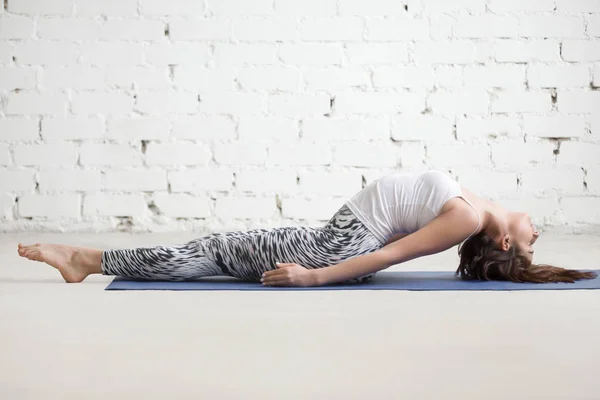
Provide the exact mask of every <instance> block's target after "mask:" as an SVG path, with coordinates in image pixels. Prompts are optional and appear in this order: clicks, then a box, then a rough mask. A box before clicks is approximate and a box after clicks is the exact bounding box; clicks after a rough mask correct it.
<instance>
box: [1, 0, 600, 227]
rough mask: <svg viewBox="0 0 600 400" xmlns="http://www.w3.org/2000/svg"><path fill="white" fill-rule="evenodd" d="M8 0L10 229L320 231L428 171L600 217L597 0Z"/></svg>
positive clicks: (561, 213)
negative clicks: (378, 186) (379, 188)
mask: <svg viewBox="0 0 600 400" xmlns="http://www.w3.org/2000/svg"><path fill="white" fill-rule="evenodd" d="M0 7H3V9H2V10H0V11H1V12H0V230H2V231H8V230H14V229H20V228H18V227H20V226H27V227H28V228H27V229H33V228H35V227H36V226H37V227H40V228H41V227H43V229H52V228H55V229H60V230H64V229H73V230H75V229H86V228H84V227H92V226H94V227H103V228H102V229H114V228H115V227H117V226H119V227H121V228H120V229H123V228H122V227H123V226H129V228H128V229H130V230H132V231H143V230H145V229H150V230H152V229H160V230H168V229H169V228H170V227H171V228H173V229H178V227H179V226H180V225H179V223H178V221H177V220H178V219H184V220H187V219H199V220H200V221H202V223H201V224H200V225H201V226H205V227H208V228H207V229H212V230H215V229H216V230H219V229H221V228H223V229H224V228H225V227H246V228H255V227H264V226H282V225H283V226H285V225H291V224H296V223H299V222H304V223H307V224H315V225H316V224H322V223H324V222H325V221H327V220H328V219H329V218H330V217H331V215H332V214H333V213H334V212H335V211H336V210H337V209H339V207H340V206H341V205H342V204H343V203H344V202H345V201H346V200H347V199H348V198H349V197H350V196H351V195H352V194H354V193H356V192H358V191H359V190H360V189H361V188H362V187H363V186H364V185H365V184H367V183H368V182H371V181H372V180H373V179H376V178H377V177H379V176H382V175H383V174H385V173H388V172H392V171H401V170H407V171H409V170H426V169H428V168H439V169H443V170H446V171H448V172H450V173H451V174H453V175H454V176H455V177H456V178H457V179H458V180H459V181H460V183H461V184H463V185H465V186H466V187H468V188H469V189H471V190H472V191H474V192H476V193H479V194H481V195H483V196H487V197H489V198H491V199H493V200H495V201H498V202H499V203H500V204H503V205H505V206H506V207H509V208H512V209H522V210H524V211H526V212H529V213H531V215H532V216H533V218H534V220H535V221H536V222H537V223H538V224H539V225H540V226H543V227H544V228H546V229H550V228H553V227H556V228H560V229H562V230H564V229H567V230H572V231H579V230H581V229H588V228H590V229H596V230H597V229H599V228H600V212H599V211H598V210H600V1H597V0H400V1H397V0H371V1H362V0H305V1H294V0H205V1H200V0H170V1H162V0H104V1H97V0H53V1H44V0H7V1H5V2H4V3H3V4H2V5H0ZM25 220H27V225H23V224H19V222H24V221H25ZM29 220H32V221H29ZM200 225H199V226H200ZM205 233H208V232H205Z"/></svg>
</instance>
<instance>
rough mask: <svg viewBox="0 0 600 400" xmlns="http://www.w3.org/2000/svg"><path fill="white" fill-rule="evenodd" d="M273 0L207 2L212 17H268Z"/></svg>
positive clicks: (271, 10)
mask: <svg viewBox="0 0 600 400" xmlns="http://www.w3.org/2000/svg"><path fill="white" fill-rule="evenodd" d="M272 5H273V0H253V1H247V0H207V6H208V9H209V10H210V11H211V13H212V14H213V15H242V16H246V15H270V14H272V13H273V9H272Z"/></svg>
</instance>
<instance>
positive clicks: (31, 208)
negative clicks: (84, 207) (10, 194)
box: [17, 194, 80, 219]
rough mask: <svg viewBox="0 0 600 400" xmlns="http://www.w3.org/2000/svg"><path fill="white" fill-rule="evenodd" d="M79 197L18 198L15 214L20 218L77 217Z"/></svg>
mask: <svg viewBox="0 0 600 400" xmlns="http://www.w3.org/2000/svg"><path fill="white" fill-rule="evenodd" d="M79 209H80V200H79V195H76V194H69V195H66V194H64V195H23V196H19V202H18V203H17V212H18V214H19V216H20V217H47V218H53V219H54V218H64V217H67V218H68V217H73V218H75V217H79Z"/></svg>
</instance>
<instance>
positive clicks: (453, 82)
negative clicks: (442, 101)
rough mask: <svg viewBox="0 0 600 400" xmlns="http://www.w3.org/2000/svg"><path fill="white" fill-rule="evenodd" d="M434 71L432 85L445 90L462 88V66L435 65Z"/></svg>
mask: <svg viewBox="0 0 600 400" xmlns="http://www.w3.org/2000/svg"><path fill="white" fill-rule="evenodd" d="M423 68H424V67H422V68H421V69H423ZM434 71H435V72H434V74H435V76H434V84H435V86H436V87H438V88H447V89H459V88H462V87H463V81H464V79H463V67H462V66H460V67H459V66H453V65H437V66H436V67H435V68H434Z"/></svg>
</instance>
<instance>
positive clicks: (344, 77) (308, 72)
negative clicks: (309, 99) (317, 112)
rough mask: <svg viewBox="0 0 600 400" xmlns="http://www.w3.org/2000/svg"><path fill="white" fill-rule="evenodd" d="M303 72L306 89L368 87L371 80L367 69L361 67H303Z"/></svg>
mask: <svg viewBox="0 0 600 400" xmlns="http://www.w3.org/2000/svg"><path fill="white" fill-rule="evenodd" d="M303 72H304V81H305V82H306V90H308V91H313V90H348V89H352V88H355V87H362V88H368V87H369V86H370V81H371V79H370V76H369V73H368V71H366V70H365V69H364V68H362V67H345V68H338V67H329V68H321V67H305V68H303Z"/></svg>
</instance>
